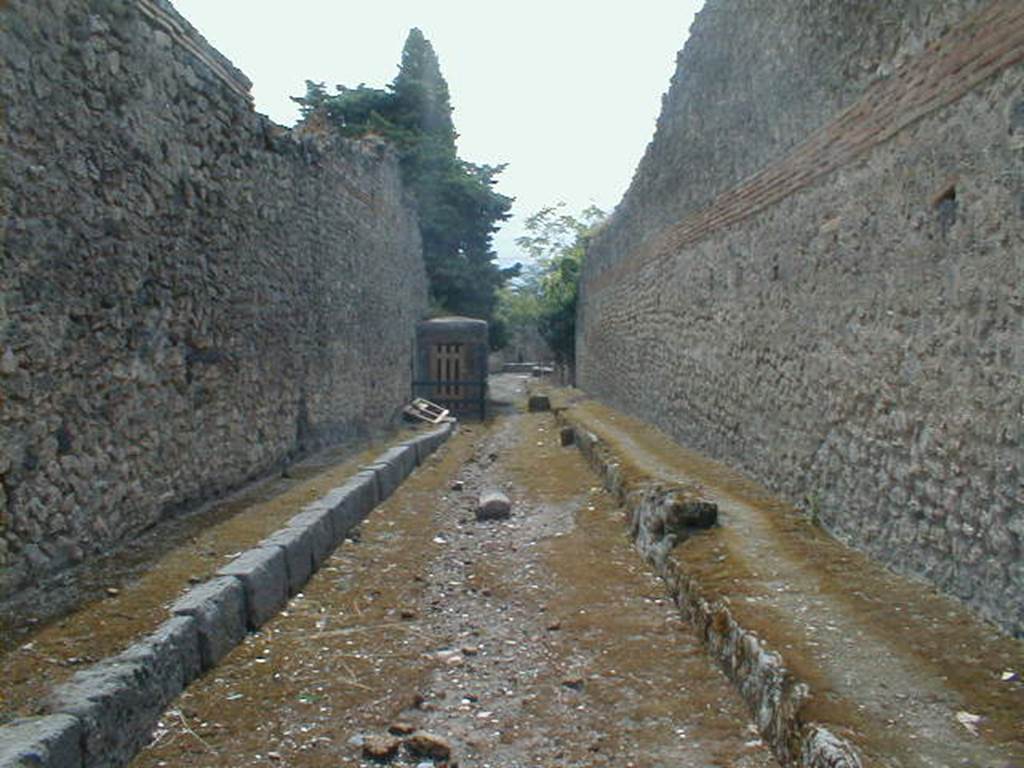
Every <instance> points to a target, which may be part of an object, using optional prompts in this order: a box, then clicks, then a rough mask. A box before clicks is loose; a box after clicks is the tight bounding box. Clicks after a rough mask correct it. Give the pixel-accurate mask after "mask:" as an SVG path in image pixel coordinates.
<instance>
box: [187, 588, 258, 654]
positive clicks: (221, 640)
mask: <svg viewBox="0 0 1024 768" xmlns="http://www.w3.org/2000/svg"><path fill="white" fill-rule="evenodd" d="M171 613H173V614H175V615H176V616H191V617H193V618H194V619H195V621H196V634H197V635H198V638H199V655H200V658H201V660H202V664H203V669H209V668H210V667H212V666H214V665H215V664H216V663H217V662H218V661H220V660H221V659H222V658H224V656H226V655H227V653H228V652H229V651H230V650H231V649H232V648H234V647H235V646H236V645H238V644H239V643H240V642H242V639H243V638H244V637H245V627H246V610H245V587H243V586H242V582H241V581H239V580H238V579H236V578H234V577H231V576H221V577H218V578H215V579H211V580H210V581H207V582H205V583H203V584H200V585H198V586H196V587H193V588H192V589H190V590H189V591H188V592H186V593H185V594H184V595H183V596H182V597H180V598H179V599H178V600H177V601H176V602H175V603H174V604H173V605H172V606H171Z"/></svg>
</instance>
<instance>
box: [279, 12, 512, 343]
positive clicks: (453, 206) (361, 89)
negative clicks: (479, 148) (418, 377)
mask: <svg viewBox="0 0 1024 768" xmlns="http://www.w3.org/2000/svg"><path fill="white" fill-rule="evenodd" d="M293 100H294V101H296V102H298V104H299V106H300V110H301V114H302V117H303V119H306V118H309V117H310V116H311V115H314V114H318V115H321V116H323V118H325V119H326V120H327V122H328V124H329V125H331V126H333V127H334V128H335V129H336V130H337V131H339V132H340V133H341V134H342V135H344V136H350V137H362V136H367V135H378V136H381V137H383V138H385V139H387V140H388V141H390V142H391V143H392V144H394V146H395V147H396V148H397V149H398V152H399V156H400V158H401V168H402V176H403V179H404V182H405V184H406V186H407V187H408V188H409V189H411V190H412V192H413V193H414V195H415V198H416V205H417V212H418V214H419V225H420V234H421V235H422V239H423V256H424V260H425V261H426V268H427V275H428V278H429V281H430V296H431V303H432V305H433V307H434V311H435V312H436V313H438V314H440V313H451V314H459V315H468V316H470V317H478V318H483V319H486V320H488V321H492V324H493V325H494V330H495V333H494V334H493V335H492V344H496V345H500V342H501V336H502V325H501V322H500V321H497V322H495V309H496V304H497V291H498V289H500V288H501V287H502V286H503V285H505V283H506V282H507V281H508V280H509V279H510V278H512V277H515V276H517V275H518V274H519V272H520V266H519V265H518V264H517V265H515V266H514V267H510V268H506V269H502V268H501V267H499V266H498V264H497V263H496V254H495V252H494V249H493V243H492V238H493V236H494V233H495V232H497V230H498V227H499V225H500V222H503V221H505V220H506V219H508V217H509V209H510V208H511V206H512V198H510V197H507V196H505V195H502V194H500V193H498V192H497V191H496V190H495V189H494V185H495V183H496V181H495V180H496V177H497V176H498V174H500V173H501V171H502V170H503V169H504V167H505V166H504V165H496V166H491V165H477V164H475V163H470V162H467V161H465V160H462V159H460V158H459V157H458V154H457V151H456V146H455V140H456V138H457V134H456V132H455V126H454V124H453V122H452V107H451V102H450V100H449V93H448V84H447V83H446V82H445V79H444V77H443V76H442V75H441V68H440V65H439V63H438V59H437V55H436V54H435V52H434V48H433V46H431V44H430V41H428V40H427V39H426V38H425V37H424V36H423V33H422V32H421V31H420V30H418V29H413V30H411V31H410V32H409V36H408V38H407V39H406V41H405V47H404V48H403V50H402V63H401V65H400V68H399V71H398V75H397V76H396V77H395V79H394V80H393V81H392V82H391V84H390V85H389V86H388V87H387V88H383V89H382V88H370V87H368V86H366V85H359V86H358V87H355V88H348V87H345V86H342V85H339V86H337V87H336V92H335V93H328V91H327V89H326V87H325V86H324V84H323V83H315V82H311V81H307V82H306V94H305V95H304V96H300V97H293Z"/></svg>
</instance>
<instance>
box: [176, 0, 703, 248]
mask: <svg viewBox="0 0 1024 768" xmlns="http://www.w3.org/2000/svg"><path fill="white" fill-rule="evenodd" d="M172 1H173V3H174V5H175V7H176V8H177V9H178V11H179V12H180V13H182V15H184V16H185V17H186V18H188V19H189V21H191V22H192V24H193V25H195V26H196V27H197V28H198V29H199V30H200V31H201V32H202V33H203V35H204V36H205V37H206V38H207V39H208V40H209V41H210V42H211V43H212V44H213V45H214V46H216V47H217V48H218V49H219V50H220V51H221V52H222V53H223V54H225V55H226V56H227V57H228V58H229V59H231V60H232V62H234V64H235V65H236V66H237V67H238V68H239V69H241V70H242V71H243V72H245V74H246V75H248V76H249V78H250V79H251V80H252V81H253V84H254V85H253V96H254V97H255V99H256V108H257V109H258V110H259V111H260V112H263V113H265V114H268V115H270V117H271V118H273V119H274V120H276V121H277V122H279V123H282V124H284V125H289V126H290V125H292V124H294V122H295V119H296V116H297V110H296V109H295V105H294V104H293V103H292V102H291V101H289V99H288V97H289V96H293V95H300V94H302V93H304V91H305V85H304V83H305V81H306V80H307V79H310V80H317V81H324V82H326V83H327V85H328V87H329V88H331V89H332V90H333V86H334V84H335V83H342V84H344V85H349V86H355V85H358V84H359V83H366V84H367V85H373V86H383V85H384V84H386V83H388V82H390V81H391V80H392V78H394V76H395V73H396V72H397V68H398V62H399V59H400V56H401V50H402V44H403V43H404V42H405V36H406V34H407V33H408V31H409V29H410V28H411V27H419V28H420V29H422V30H423V32H424V34H425V35H426V36H427V38H428V39H429V40H430V41H431V42H432V43H433V45H434V48H435V50H436V51H437V54H438V57H439V58H440V60H441V71H442V73H443V74H444V76H445V78H446V79H447V81H448V86H449V88H450V90H451V98H452V106H453V107H454V109H455V113H454V119H455V127H456V130H457V131H458V132H459V152H460V155H461V156H462V157H464V158H465V159H467V160H470V161H473V162H477V163H487V164H490V165H495V164H498V163H508V169H507V170H506V171H505V173H504V174H503V175H502V177H501V179H502V180H501V183H500V185H499V187H498V188H499V189H500V191H501V192H503V193H504V194H507V195H511V196H513V197H515V198H516V203H515V206H514V208H513V214H514V216H515V218H514V219H513V220H512V221H511V222H509V223H508V224H507V225H506V226H505V228H504V229H503V231H502V232H501V233H500V234H499V235H498V237H497V238H496V243H495V244H496V247H497V250H498V254H499V258H500V260H501V261H502V262H503V263H511V262H514V261H519V260H521V257H520V255H519V254H518V253H517V250H516V247H515V245H514V242H513V241H514V239H515V237H516V236H517V235H518V234H520V232H521V224H520V222H521V220H522V219H523V218H525V217H526V216H528V215H529V214H531V213H533V212H534V211H536V210H537V209H539V208H541V207H543V206H545V205H549V204H553V203H556V202H558V201H560V200H564V201H565V202H566V203H568V204H569V206H570V207H571V208H572V209H573V210H574V211H578V210H580V209H582V208H584V207H586V206H588V205H590V204H591V203H594V204H596V205H598V206H600V207H602V208H604V209H606V210H611V209H612V208H613V207H614V206H615V205H616V204H617V203H618V201H619V199H620V198H621V197H622V194H623V192H625V190H626V187H627V186H628V185H629V181H630V179H631V177H632V174H633V169H634V168H635V167H636V165H637V163H638V162H639V160H640V157H641V156H642V154H643V151H644V149H645V147H646V146H647V142H648V141H650V139H651V137H652V136H653V134H654V123H655V120H656V119H657V116H658V112H659V111H660V108H661V95H662V93H664V92H665V91H666V90H667V88H668V84H669V78H670V77H671V76H672V72H673V71H674V69H675V54H676V52H677V51H678V50H680V49H681V48H682V47H683V43H684V42H685V41H686V37H687V35H688V32H689V28H690V24H691V23H692V22H693V16H694V14H695V13H696V12H697V10H699V8H700V7H701V6H702V5H703V0H640V1H639V2H635V3H608V4H607V5H605V4H599V3H595V2H593V1H592V0H590V1H589V2H582V1H581V0H548V1H547V2H540V0H511V1H510V2H502V3H496V2H485V1H482V0H387V1H386V2H382V1H381V0H363V1H362V2H358V3H347V2H339V1H338V0H291V2H288V3H276V2H268V1H267V0H257V1H256V2H253V0H172Z"/></svg>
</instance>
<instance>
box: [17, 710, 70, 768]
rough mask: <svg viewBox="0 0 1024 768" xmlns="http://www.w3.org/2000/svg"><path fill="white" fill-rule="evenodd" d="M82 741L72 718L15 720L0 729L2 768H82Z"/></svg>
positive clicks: (66, 716)
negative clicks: (32, 767)
mask: <svg viewBox="0 0 1024 768" xmlns="http://www.w3.org/2000/svg"><path fill="white" fill-rule="evenodd" d="M81 738H82V724H81V723H80V722H79V721H78V718H76V717H72V716H71V715H49V716H48V717H33V718H31V719H26V720H15V721H14V722H13V723H8V724H7V725H5V726H4V727H3V728H2V729H0V768H27V766H35V767H37V768H72V766H73V767H74V768H81V766H82V746H81Z"/></svg>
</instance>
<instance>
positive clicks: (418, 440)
mask: <svg viewBox="0 0 1024 768" xmlns="http://www.w3.org/2000/svg"><path fill="white" fill-rule="evenodd" d="M451 432H452V425H451V424H450V423H449V424H444V425H442V426H440V427H438V428H437V429H432V430H430V431H429V432H424V433H423V434H422V435H417V436H416V437H414V438H412V439H411V440H407V441H406V442H404V443H402V445H408V446H410V447H412V448H414V449H415V451H416V464H417V465H422V464H423V462H424V461H426V460H427V457H428V456H430V454H432V453H433V452H434V451H436V450H437V449H438V448H440V447H441V445H443V444H444V441H445V440H447V439H448V436H449V435H450V434H451Z"/></svg>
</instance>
